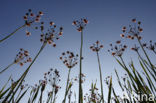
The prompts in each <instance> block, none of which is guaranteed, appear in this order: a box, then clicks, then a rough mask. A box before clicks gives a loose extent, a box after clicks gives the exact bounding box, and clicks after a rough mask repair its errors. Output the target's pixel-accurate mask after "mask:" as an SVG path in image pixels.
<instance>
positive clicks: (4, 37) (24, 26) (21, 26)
mask: <svg viewBox="0 0 156 103" xmlns="http://www.w3.org/2000/svg"><path fill="white" fill-rule="evenodd" d="M25 26H26V24H24V25H22V26H20V27H19V28H17V29H16V30H15V31H13V32H12V33H10V34H9V35H7V36H6V37H4V38H3V39H1V40H0V43H1V42H3V41H4V40H6V39H8V38H9V37H11V36H12V35H13V34H15V33H16V32H17V31H18V30H20V29H22V28H23V27H25Z"/></svg>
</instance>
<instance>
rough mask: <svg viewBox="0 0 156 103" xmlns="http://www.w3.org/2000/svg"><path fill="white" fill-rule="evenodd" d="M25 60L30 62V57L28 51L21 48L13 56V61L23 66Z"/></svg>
mask: <svg viewBox="0 0 156 103" xmlns="http://www.w3.org/2000/svg"><path fill="white" fill-rule="evenodd" d="M27 62H32V59H31V57H30V56H29V52H28V51H27V50H24V49H22V48H21V49H20V51H19V53H18V54H17V55H16V57H15V60H14V63H16V64H20V66H23V65H24V64H25V63H27Z"/></svg>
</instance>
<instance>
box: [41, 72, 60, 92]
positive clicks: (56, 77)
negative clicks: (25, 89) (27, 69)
mask: <svg viewBox="0 0 156 103" xmlns="http://www.w3.org/2000/svg"><path fill="white" fill-rule="evenodd" d="M60 81H61V79H60V74H59V71H58V70H57V69H50V70H49V71H48V72H47V73H44V80H42V84H43V85H46V84H47V83H49V84H50V85H51V86H52V88H53V90H54V91H53V92H54V93H55V94H57V92H58V90H59V89H61V87H60V86H59V85H58V84H59V82H60Z"/></svg>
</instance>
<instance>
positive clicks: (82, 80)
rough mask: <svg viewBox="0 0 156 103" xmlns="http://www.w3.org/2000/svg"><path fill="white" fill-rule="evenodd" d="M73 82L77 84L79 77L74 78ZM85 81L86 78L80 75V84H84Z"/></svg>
mask: <svg viewBox="0 0 156 103" xmlns="http://www.w3.org/2000/svg"><path fill="white" fill-rule="evenodd" d="M74 81H76V82H78V83H79V76H76V77H75V78H74ZM85 81H86V76H85V74H83V73H82V74H81V83H84V82H85Z"/></svg>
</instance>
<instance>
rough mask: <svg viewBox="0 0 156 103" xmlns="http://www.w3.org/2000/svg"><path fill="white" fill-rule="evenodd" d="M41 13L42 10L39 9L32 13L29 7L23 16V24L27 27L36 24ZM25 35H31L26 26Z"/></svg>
mask: <svg viewBox="0 0 156 103" xmlns="http://www.w3.org/2000/svg"><path fill="white" fill-rule="evenodd" d="M42 15H43V12H42V11H39V12H38V14H34V13H33V12H32V10H31V9H29V10H28V12H27V13H26V14H25V15H24V17H23V19H24V21H25V25H26V26H27V27H30V26H31V27H32V26H33V25H36V23H39V22H40V20H41V16H42ZM35 28H37V27H35ZM26 35H27V36H30V35H31V33H30V32H29V31H28V30H27V28H26Z"/></svg>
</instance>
